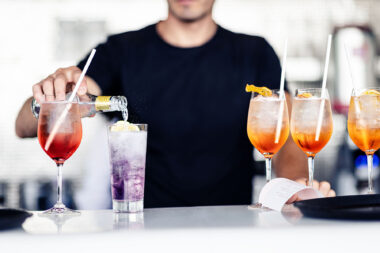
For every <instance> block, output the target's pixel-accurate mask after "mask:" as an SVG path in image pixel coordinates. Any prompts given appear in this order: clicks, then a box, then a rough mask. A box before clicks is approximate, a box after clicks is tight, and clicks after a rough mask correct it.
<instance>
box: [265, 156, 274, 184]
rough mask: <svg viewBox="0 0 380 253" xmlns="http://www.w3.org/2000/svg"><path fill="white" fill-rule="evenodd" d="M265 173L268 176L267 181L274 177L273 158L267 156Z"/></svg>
mask: <svg viewBox="0 0 380 253" xmlns="http://www.w3.org/2000/svg"><path fill="white" fill-rule="evenodd" d="M265 169H266V171H265V174H266V176H267V183H268V182H269V181H270V180H271V179H272V158H270V157H266V158H265Z"/></svg>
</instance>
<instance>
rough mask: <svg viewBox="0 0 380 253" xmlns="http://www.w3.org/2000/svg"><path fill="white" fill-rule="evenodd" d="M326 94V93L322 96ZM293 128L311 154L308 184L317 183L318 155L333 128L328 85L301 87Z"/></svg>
mask: <svg viewBox="0 0 380 253" xmlns="http://www.w3.org/2000/svg"><path fill="white" fill-rule="evenodd" d="M322 94H323V97H322ZM290 131H291V134H292V138H293V140H294V142H295V143H296V144H297V146H298V147H299V148H300V149H301V150H302V151H303V152H304V153H305V154H306V155H307V158H308V168H309V181H308V186H309V187H312V186H313V180H314V157H315V155H316V154H317V153H318V152H319V151H321V150H322V148H323V147H324V146H325V145H326V144H327V143H328V141H329V140H330V138H331V135H332V131H333V120H332V113H331V105H330V99H329V94H328V91H327V89H325V91H324V92H322V89H321V88H309V89H297V90H296V94H295V97H294V98H293V104H292V113H291V120H290Z"/></svg>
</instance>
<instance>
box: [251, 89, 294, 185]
mask: <svg viewBox="0 0 380 253" xmlns="http://www.w3.org/2000/svg"><path fill="white" fill-rule="evenodd" d="M255 88H258V87H255ZM262 89H264V90H263V91H261V92H260V90H259V91H255V92H252V98H251V101H250V104H249V111H248V122H247V132H248V138H249V140H250V141H251V143H252V145H253V146H254V147H255V148H256V149H257V150H258V151H259V152H260V153H261V154H263V155H264V157H265V161H266V176H267V181H269V180H270V179H271V159H272V157H273V155H274V154H276V153H277V152H278V151H279V150H280V149H281V147H282V146H283V145H284V143H285V142H286V140H287V138H288V136H289V117H288V108H287V106H286V100H285V96H283V97H282V98H280V93H279V91H278V90H269V89H268V88H265V87H264V88H262ZM258 92H260V93H258ZM279 119H280V120H279Z"/></svg>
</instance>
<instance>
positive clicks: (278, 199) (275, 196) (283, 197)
mask: <svg viewBox="0 0 380 253" xmlns="http://www.w3.org/2000/svg"><path fill="white" fill-rule="evenodd" d="M296 193H297V194H298V197H299V198H300V199H301V200H306V199H314V198H322V197H323V195H322V193H320V192H319V191H317V190H315V189H313V188H309V187H306V186H305V185H303V184H300V183H297V182H295V181H292V180H289V179H286V178H276V179H273V180H271V181H270V182H269V183H267V184H266V185H265V186H264V187H263V189H262V190H261V192H260V195H259V203H260V204H262V205H263V206H264V207H268V208H270V209H273V210H276V211H279V212H280V211H281V209H282V208H283V206H284V205H285V203H286V202H287V201H288V200H289V199H290V198H291V197H292V196H293V195H294V194H296Z"/></svg>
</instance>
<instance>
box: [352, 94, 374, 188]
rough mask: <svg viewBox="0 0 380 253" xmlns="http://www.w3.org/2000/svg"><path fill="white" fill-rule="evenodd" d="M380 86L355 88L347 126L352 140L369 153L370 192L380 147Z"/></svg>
mask: <svg viewBox="0 0 380 253" xmlns="http://www.w3.org/2000/svg"><path fill="white" fill-rule="evenodd" d="M379 119H380V88H368V89H353V90H352V94H351V101H350V107H349V110H348V120H347V128H348V134H349V135H350V138H351V140H352V141H353V142H354V143H355V145H356V146H358V148H359V149H360V150H362V151H363V152H365V154H366V155H367V164H368V193H373V192H374V191H373V184H372V168H373V154H374V153H375V152H376V151H377V150H378V149H379V148H380V120H379Z"/></svg>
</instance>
